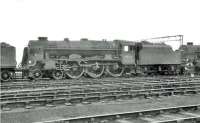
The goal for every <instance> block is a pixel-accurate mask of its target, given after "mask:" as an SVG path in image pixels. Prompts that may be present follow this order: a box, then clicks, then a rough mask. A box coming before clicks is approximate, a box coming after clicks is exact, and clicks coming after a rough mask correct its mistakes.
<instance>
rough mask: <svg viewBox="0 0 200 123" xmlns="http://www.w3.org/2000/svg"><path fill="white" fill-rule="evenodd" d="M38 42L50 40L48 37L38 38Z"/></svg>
mask: <svg viewBox="0 0 200 123" xmlns="http://www.w3.org/2000/svg"><path fill="white" fill-rule="evenodd" d="M38 40H39V41H47V40H48V38H47V37H38Z"/></svg>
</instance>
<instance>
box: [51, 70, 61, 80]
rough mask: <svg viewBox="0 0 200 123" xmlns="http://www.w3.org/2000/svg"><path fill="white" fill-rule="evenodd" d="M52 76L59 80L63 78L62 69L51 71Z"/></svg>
mask: <svg viewBox="0 0 200 123" xmlns="http://www.w3.org/2000/svg"><path fill="white" fill-rule="evenodd" d="M52 77H53V78H54V79H56V80H60V79H62V78H63V71H61V70H55V71H53V72H52Z"/></svg>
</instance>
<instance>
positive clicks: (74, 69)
mask: <svg viewBox="0 0 200 123" xmlns="http://www.w3.org/2000/svg"><path fill="white" fill-rule="evenodd" d="M68 67H69V68H68V70H67V71H66V72H65V74H66V75H67V76H68V77H69V78H71V79H78V78H80V77H81V76H82V75H83V73H84V69H83V67H82V66H80V65H79V64H78V62H76V61H73V62H68Z"/></svg>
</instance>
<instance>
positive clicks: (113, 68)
mask: <svg viewBox="0 0 200 123" xmlns="http://www.w3.org/2000/svg"><path fill="white" fill-rule="evenodd" d="M106 72H107V73H108V74H109V75H110V76H112V77H120V76H122V74H123V72H124V67H123V66H122V64H121V63H114V64H113V65H108V66H107V67H106Z"/></svg>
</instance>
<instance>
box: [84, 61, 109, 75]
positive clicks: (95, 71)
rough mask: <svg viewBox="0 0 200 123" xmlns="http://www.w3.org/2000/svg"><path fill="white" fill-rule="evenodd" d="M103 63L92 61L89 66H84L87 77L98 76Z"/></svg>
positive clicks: (102, 68) (101, 73)
mask: <svg viewBox="0 0 200 123" xmlns="http://www.w3.org/2000/svg"><path fill="white" fill-rule="evenodd" d="M104 68H105V67H104V65H101V64H99V63H98V62H96V63H93V65H91V66H90V67H87V68H86V73H87V75H88V76H89V77H92V78H99V77H101V76H102V75H103V73H104Z"/></svg>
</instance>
